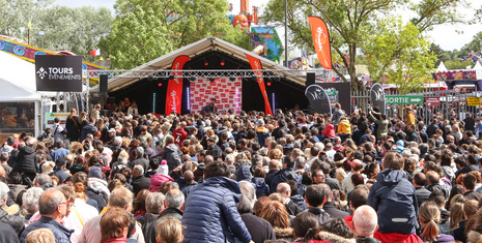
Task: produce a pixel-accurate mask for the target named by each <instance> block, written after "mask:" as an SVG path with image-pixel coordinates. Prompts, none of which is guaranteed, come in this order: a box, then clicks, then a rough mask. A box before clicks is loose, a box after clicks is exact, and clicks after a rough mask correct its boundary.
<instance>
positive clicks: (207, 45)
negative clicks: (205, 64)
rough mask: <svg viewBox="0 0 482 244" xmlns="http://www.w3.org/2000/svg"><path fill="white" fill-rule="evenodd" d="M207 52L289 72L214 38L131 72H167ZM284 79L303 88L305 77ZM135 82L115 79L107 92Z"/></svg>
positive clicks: (167, 55)
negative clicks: (182, 57) (185, 59)
mask: <svg viewBox="0 0 482 244" xmlns="http://www.w3.org/2000/svg"><path fill="white" fill-rule="evenodd" d="M207 51H220V52H224V53H228V54H232V55H233V56H234V57H235V58H238V59H241V60H244V61H246V62H247V63H249V62H248V60H247V58H246V54H249V55H251V56H253V57H256V58H258V59H259V60H260V61H261V64H262V65H263V69H265V70H286V71H289V70H291V69H289V68H286V67H284V66H282V65H280V64H277V63H275V62H273V61H271V60H269V59H266V58H263V57H261V56H258V55H256V54H254V53H252V52H250V51H248V50H245V49H243V48H240V47H238V46H236V45H233V44H231V43H229V42H226V41H224V40H222V39H219V38H216V37H208V38H204V39H202V40H199V41H197V42H194V43H191V44H189V45H186V46H184V47H182V48H180V49H178V50H176V51H174V52H171V53H168V54H166V55H164V56H162V57H159V58H157V59H155V60H152V61H150V62H148V63H145V64H143V65H141V66H139V67H136V68H134V69H133V70H168V69H170V68H171V65H172V62H173V61H174V59H175V58H176V57H178V56H180V55H187V56H189V57H191V58H193V57H194V56H196V55H201V54H202V53H205V52H207ZM286 79H287V80H289V81H291V82H294V83H296V84H297V85H300V86H305V82H306V77H286ZM137 81H139V78H126V77H116V78H113V79H111V80H109V85H108V90H109V92H113V91H116V90H119V89H122V88H124V87H126V86H129V85H131V84H133V83H135V82H137ZM97 90H98V86H95V87H93V88H92V91H93V92H96V91H97Z"/></svg>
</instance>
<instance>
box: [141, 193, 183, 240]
mask: <svg viewBox="0 0 482 244" xmlns="http://www.w3.org/2000/svg"><path fill="white" fill-rule="evenodd" d="M184 200H185V199H184V194H182V192H181V191H179V190H178V189H172V190H170V191H168V192H167V193H166V199H165V200H164V210H163V211H162V213H161V214H160V215H159V217H158V218H156V219H154V220H152V221H150V222H149V223H146V227H145V228H144V230H143V232H144V239H145V241H146V243H157V240H156V236H157V231H156V224H157V221H158V220H159V219H161V218H163V217H168V216H170V217H173V218H176V219H178V220H179V221H181V220H182V216H183V212H182V211H181V208H182V206H183V204H184Z"/></svg>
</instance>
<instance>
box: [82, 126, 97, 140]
mask: <svg viewBox="0 0 482 244" xmlns="http://www.w3.org/2000/svg"><path fill="white" fill-rule="evenodd" d="M97 131H98V129H97V127H95V126H94V125H93V124H91V123H89V124H87V125H86V126H84V128H82V131H81V132H80V138H79V141H80V142H82V141H83V140H84V139H85V138H86V137H87V134H92V135H94V133H95V132H97Z"/></svg>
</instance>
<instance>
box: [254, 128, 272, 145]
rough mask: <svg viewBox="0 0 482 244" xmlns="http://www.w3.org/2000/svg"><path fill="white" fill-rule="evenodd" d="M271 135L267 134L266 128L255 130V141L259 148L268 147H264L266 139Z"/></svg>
mask: <svg viewBox="0 0 482 244" xmlns="http://www.w3.org/2000/svg"><path fill="white" fill-rule="evenodd" d="M270 136H271V133H269V130H268V128H266V127H258V128H256V139H257V140H258V143H259V145H260V146H261V147H267V146H268V145H264V142H265V140H266V138H268V137H270Z"/></svg>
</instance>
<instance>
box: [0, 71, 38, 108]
mask: <svg viewBox="0 0 482 244" xmlns="http://www.w3.org/2000/svg"><path fill="white" fill-rule="evenodd" d="M0 75H1V74H0ZM0 84H1V87H2V88H1V89H0V102H34V101H40V99H41V98H42V96H41V95H40V94H39V93H38V92H34V91H29V90H26V89H23V88H21V87H18V86H16V85H14V84H12V83H11V82H10V81H8V80H5V79H3V78H0Z"/></svg>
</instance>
